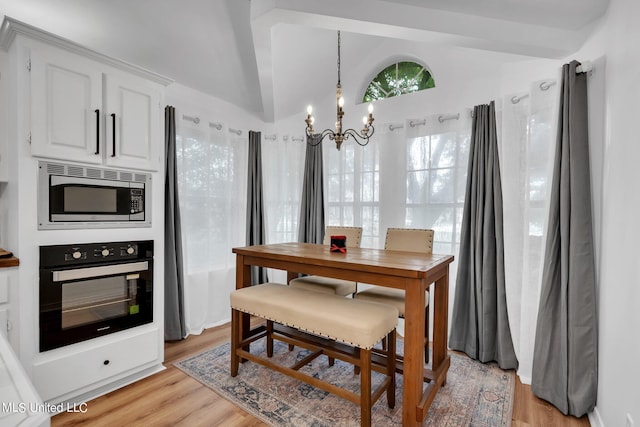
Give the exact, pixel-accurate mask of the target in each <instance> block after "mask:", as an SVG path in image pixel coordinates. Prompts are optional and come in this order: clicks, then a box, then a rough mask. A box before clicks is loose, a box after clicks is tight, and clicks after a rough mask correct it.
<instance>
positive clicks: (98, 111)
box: [94, 110, 100, 155]
mask: <svg viewBox="0 0 640 427" xmlns="http://www.w3.org/2000/svg"><path fill="white" fill-rule="evenodd" d="M95 113H96V152H95V153H94V154H96V155H98V154H100V110H95Z"/></svg>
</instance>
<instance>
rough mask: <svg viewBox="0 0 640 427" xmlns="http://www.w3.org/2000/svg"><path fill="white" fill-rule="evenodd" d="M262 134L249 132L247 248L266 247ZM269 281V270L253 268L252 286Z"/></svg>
mask: <svg viewBox="0 0 640 427" xmlns="http://www.w3.org/2000/svg"><path fill="white" fill-rule="evenodd" d="M261 139H262V138H261V134H260V132H255V131H252V130H250V131H249V167H248V170H249V175H248V177H247V246H253V245H264V244H265V243H266V239H265V217H264V196H263V193H262V144H261ZM268 281H269V278H268V277H267V269H266V268H263V267H256V266H253V267H251V284H252V285H257V284H260V283H266V282H268Z"/></svg>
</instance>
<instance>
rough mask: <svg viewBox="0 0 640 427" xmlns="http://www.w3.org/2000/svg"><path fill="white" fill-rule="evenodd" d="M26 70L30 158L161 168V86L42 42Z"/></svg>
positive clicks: (30, 57)
mask: <svg viewBox="0 0 640 427" xmlns="http://www.w3.org/2000/svg"><path fill="white" fill-rule="evenodd" d="M27 67H29V68H30V74H31V78H30V81H31V128H30V129H31V135H30V140H31V153H32V155H34V156H41V157H47V158H55V159H61V160H73V161H78V162H83V163H94V164H106V165H110V166H118V167H126V168H133V169H144V170H158V168H159V166H160V155H161V149H160V147H162V146H163V140H162V135H161V120H160V118H161V114H162V112H161V108H162V106H161V98H162V85H160V84H158V83H155V82H153V81H149V80H147V79H144V78H141V77H138V76H136V75H132V74H130V73H127V72H124V71H120V70H118V69H115V68H113V67H110V66H108V65H105V64H101V63H100V62H97V61H94V60H92V59H89V58H86V57H84V56H82V55H78V54H75V53H71V52H68V51H65V50H63V49H57V48H55V47H51V46H42V45H38V44H33V45H31V46H30V52H29V60H28V65H27Z"/></svg>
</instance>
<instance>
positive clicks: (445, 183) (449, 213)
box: [405, 132, 469, 253]
mask: <svg viewBox="0 0 640 427" xmlns="http://www.w3.org/2000/svg"><path fill="white" fill-rule="evenodd" d="M468 145H469V137H468V135H463V134H460V135H458V134H457V133H456V132H448V133H442V134H433V135H426V136H421V137H418V138H410V139H409V140H408V141H407V163H406V164H407V167H406V174H407V181H406V185H407V196H406V210H405V224H406V226H407V227H411V228H430V229H433V230H434V252H436V253H438V252H440V253H457V250H458V248H459V245H460V227H461V222H462V213H463V207H464V193H465V187H466V185H465V184H466V168H467V162H466V160H467V157H468Z"/></svg>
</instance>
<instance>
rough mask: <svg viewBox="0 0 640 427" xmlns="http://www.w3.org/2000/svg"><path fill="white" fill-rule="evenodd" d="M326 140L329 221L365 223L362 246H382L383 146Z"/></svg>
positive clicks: (363, 225) (344, 224) (325, 161)
mask: <svg viewBox="0 0 640 427" xmlns="http://www.w3.org/2000/svg"><path fill="white" fill-rule="evenodd" d="M375 138H376V137H374V138H373V139H372V142H370V143H369V144H368V145H366V146H364V147H362V146H360V145H358V144H357V143H355V142H354V141H345V142H344V143H343V144H342V147H341V149H340V151H338V150H336V146H335V143H334V142H332V141H325V142H324V144H325V145H324V147H323V153H324V158H323V160H324V173H325V182H326V185H325V188H326V199H325V204H326V211H325V212H326V214H325V215H326V224H327V225H341V226H357V227H362V240H361V246H362V247H369V248H377V247H380V240H379V239H380V232H381V231H380V161H381V160H380V146H379V144H378V142H377V141H376V140H375Z"/></svg>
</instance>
